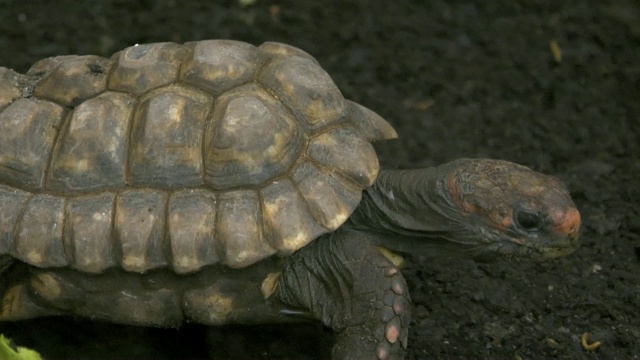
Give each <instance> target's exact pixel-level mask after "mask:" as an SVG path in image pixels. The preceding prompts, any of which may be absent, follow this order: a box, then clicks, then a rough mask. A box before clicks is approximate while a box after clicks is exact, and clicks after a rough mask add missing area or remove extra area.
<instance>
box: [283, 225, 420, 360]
mask: <svg viewBox="0 0 640 360" xmlns="http://www.w3.org/2000/svg"><path fill="white" fill-rule="evenodd" d="M277 297H278V298H279V299H280V300H281V301H282V302H284V303H285V304H287V305H290V306H294V307H298V308H303V309H308V310H309V311H310V312H311V313H312V314H313V315H314V316H315V317H317V318H318V319H320V320H321V321H322V322H323V323H324V324H325V325H327V326H329V327H331V328H332V329H334V331H336V332H337V342H336V344H335V345H334V347H333V352H332V357H333V358H334V359H380V360H386V359H401V358H402V357H403V355H404V351H405V349H406V347H407V335H408V328H409V321H410V317H411V314H410V300H409V292H408V289H407V285H406V282H405V280H404V278H403V277H402V274H401V273H400V271H399V270H398V268H397V267H396V266H395V265H394V264H393V263H392V262H391V261H389V260H388V259H387V258H386V257H384V255H382V254H381V253H380V251H379V250H378V248H377V247H375V246H374V245H372V243H371V242H369V241H367V239H366V235H363V234H361V233H358V232H354V231H349V230H339V231H338V232H336V233H333V234H330V235H326V236H324V237H322V238H320V239H317V240H316V241H315V242H314V243H313V244H310V245H308V246H306V247H305V248H303V249H301V250H300V251H298V252H297V253H296V254H294V255H292V256H291V258H290V261H289V262H288V263H287V265H286V266H285V269H284V270H283V272H282V276H281V279H280V283H279V285H278V292H277Z"/></svg>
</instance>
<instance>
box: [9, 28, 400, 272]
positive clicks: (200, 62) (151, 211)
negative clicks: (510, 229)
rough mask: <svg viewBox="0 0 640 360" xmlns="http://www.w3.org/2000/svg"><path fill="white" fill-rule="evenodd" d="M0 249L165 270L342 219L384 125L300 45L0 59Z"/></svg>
mask: <svg viewBox="0 0 640 360" xmlns="http://www.w3.org/2000/svg"><path fill="white" fill-rule="evenodd" d="M0 79H1V80H2V81H1V82H0V254H9V255H11V256H12V257H15V258H17V259H19V260H21V261H23V262H26V263H28V264H31V265H33V266H37V267H43V268H45V267H71V268H74V269H77V270H80V271H83V272H89V273H100V272H103V271H104V270H106V269H108V268H111V267H121V268H122V269H124V270H127V271H131V272H138V273H143V272H146V271H148V270H151V269H154V268H162V267H170V268H172V269H173V270H174V271H175V272H177V273H189V272H194V271H197V270H198V269H200V268H202V267H203V266H207V265H212V264H224V265H227V266H229V267H234V268H240V267H245V266H248V265H250V264H253V263H255V262H257V261H259V260H261V259H264V258H266V257H269V256H271V255H274V254H280V255H287V254H290V253H292V252H294V251H296V250H297V249H299V248H301V247H303V246H305V245H306V244H307V243H309V242H310V241H312V240H313V239H315V238H317V237H318V236H320V235H321V234H324V233H326V232H329V231H332V230H335V229H336V228H338V227H339V226H340V225H341V224H342V223H343V222H344V221H345V220H346V219H347V218H348V216H349V215H350V214H351V212H352V211H353V210H354V208H355V207H356V206H357V204H358V202H359V201H360V198H361V191H362V189H363V188H365V187H368V186H370V185H372V183H373V182H374V180H375V179H376V176H377V174H378V161H377V158H376V154H375V152H374V150H373V147H372V146H371V142H372V141H375V140H380V139H388V138H393V137H395V136H396V134H395V131H394V130H393V128H392V127H391V126H390V125H389V124H388V123H387V122H385V120H383V119H382V118H381V117H380V116H378V115H376V114H375V113H374V112H372V111H371V110H368V109H366V108H364V107H362V106H360V105H358V104H356V103H353V102H351V101H349V100H346V99H344V98H343V96H342V94H341V93H340V91H339V90H338V88H337V87H336V85H335V84H334V82H333V81H332V80H331V78H330V77H329V75H328V74H327V73H326V72H325V71H324V70H323V69H322V68H321V67H320V66H319V65H318V63H317V61H316V60H315V59H314V58H313V57H311V56H310V55H309V54H307V53H306V52H304V51H302V50H300V49H297V48H294V47H291V46H288V45H284V44H279V43H272V42H268V43H264V44H262V45H260V46H259V47H255V46H253V45H250V44H247V43H242V42H237V41H229V40H207V41H198V42H191V43H186V44H184V45H179V44H175V43H156V44H147V45H136V46H132V47H129V48H127V49H125V50H123V51H120V52H118V53H116V54H114V55H113V56H112V57H111V58H110V59H106V58H102V57H98V56H92V55H89V56H73V55H71V56H60V57H54V58H48V59H44V60H42V61H39V62H37V63H36V64H34V65H33V67H32V68H31V69H30V70H29V71H28V72H27V74H26V75H22V74H18V73H16V72H14V71H12V70H9V69H6V68H0Z"/></svg>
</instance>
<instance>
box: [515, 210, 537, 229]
mask: <svg viewBox="0 0 640 360" xmlns="http://www.w3.org/2000/svg"><path fill="white" fill-rule="evenodd" d="M515 220H516V224H517V225H518V226H519V227H521V228H522V229H523V230H526V231H533V230H538V229H539V227H540V215H538V213H537V212H531V211H527V210H520V211H518V212H517V213H516V216H515Z"/></svg>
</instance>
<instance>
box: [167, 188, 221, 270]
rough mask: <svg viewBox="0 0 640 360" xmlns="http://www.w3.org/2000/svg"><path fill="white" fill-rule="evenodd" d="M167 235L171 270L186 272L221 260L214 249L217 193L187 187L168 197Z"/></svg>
mask: <svg viewBox="0 0 640 360" xmlns="http://www.w3.org/2000/svg"><path fill="white" fill-rule="evenodd" d="M167 218H168V221H169V238H170V245H171V258H172V260H173V264H172V265H173V270H174V271H175V272H176V273H178V274H185V273H190V272H194V271H197V270H199V269H200V268H201V267H203V266H206V265H211V264H215V263H217V262H219V261H220V258H219V256H218V253H217V251H216V241H219V240H218V239H217V238H216V237H215V225H216V223H215V220H216V197H215V194H214V193H213V192H211V191H208V190H198V189H188V190H182V191H178V192H175V193H173V194H172V195H171V197H170V198H169V214H168V216H167Z"/></svg>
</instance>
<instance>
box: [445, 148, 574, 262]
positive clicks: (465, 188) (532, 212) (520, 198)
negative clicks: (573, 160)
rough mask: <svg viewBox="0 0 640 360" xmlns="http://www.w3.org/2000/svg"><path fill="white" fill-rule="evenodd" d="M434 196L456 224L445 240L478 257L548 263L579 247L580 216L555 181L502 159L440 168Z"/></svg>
mask: <svg viewBox="0 0 640 360" xmlns="http://www.w3.org/2000/svg"><path fill="white" fill-rule="evenodd" d="M435 188H436V189H435V190H436V192H437V193H438V194H439V195H440V196H442V198H443V199H444V200H445V201H443V202H442V204H443V205H442V206H443V209H442V210H443V212H444V213H445V214H447V215H446V216H447V217H448V219H449V220H450V221H453V222H454V223H455V224H456V225H457V226H453V227H452V228H455V229H456V230H454V231H452V232H451V233H450V234H448V236H447V237H448V238H449V239H450V240H452V241H454V242H456V243H459V244H460V245H461V248H463V249H464V251H465V252H469V253H470V254H471V255H472V256H473V257H475V258H480V259H487V258H489V259H490V258H495V255H496V254H499V255H504V256H506V257H517V258H534V259H535V258H538V259H540V258H541V259H552V258H557V257H561V256H565V255H568V254H570V253H572V252H573V251H574V250H575V249H576V248H577V245H578V235H579V231H580V213H579V212H578V210H577V209H576V207H575V205H574V203H573V201H572V200H571V197H570V195H569V191H568V190H567V188H566V186H565V185H564V184H563V183H562V182H561V181H560V180H558V179H556V178H554V177H552V176H548V175H543V174H540V173H537V172H535V171H533V170H531V169H529V168H527V167H525V166H521V165H518V164H514V163H511V162H507V161H501V160H488V159H460V160H456V161H453V162H450V163H447V164H444V165H442V166H440V167H438V175H437V176H436V183H435Z"/></svg>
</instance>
